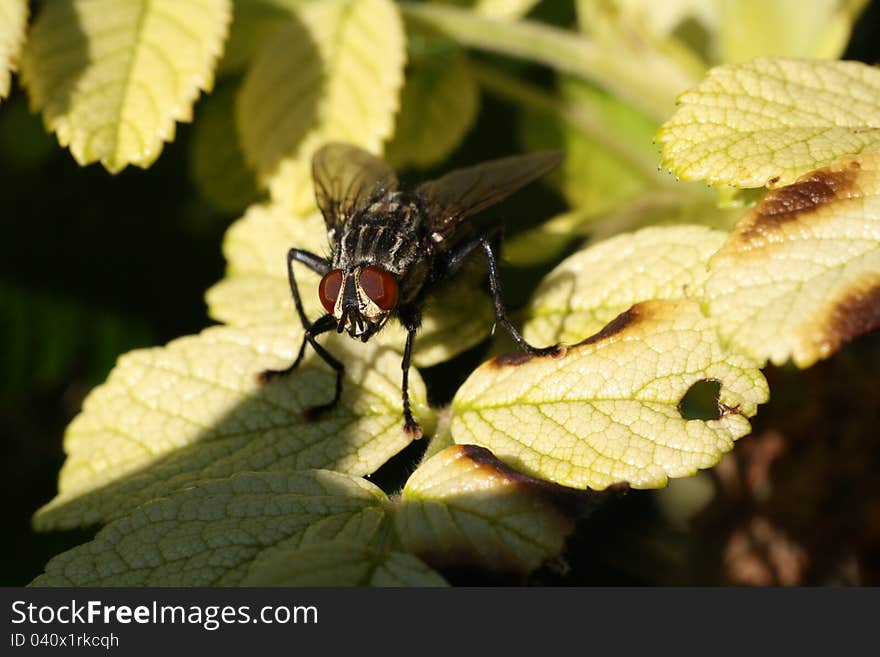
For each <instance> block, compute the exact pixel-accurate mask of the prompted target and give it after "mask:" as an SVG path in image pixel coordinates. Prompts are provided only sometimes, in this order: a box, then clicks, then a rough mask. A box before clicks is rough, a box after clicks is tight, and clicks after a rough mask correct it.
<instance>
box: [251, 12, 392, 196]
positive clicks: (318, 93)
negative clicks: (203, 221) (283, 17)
mask: <svg viewBox="0 0 880 657" xmlns="http://www.w3.org/2000/svg"><path fill="white" fill-rule="evenodd" d="M405 57H406V52H405V47H404V34H403V27H402V25H401V20H400V16H399V14H398V9H397V7H396V5H395V4H394V3H393V2H391V0H332V1H324V2H309V3H303V4H302V5H301V6H298V7H297V8H296V10H295V15H294V16H293V17H292V18H291V20H290V21H289V22H288V23H287V24H286V25H285V27H283V28H282V29H280V30H278V31H277V32H276V33H275V34H274V35H273V37H272V38H271V40H270V41H269V43H267V44H266V46H265V47H264V48H263V49H262V50H261V51H260V53H259V55H258V56H257V57H256V59H255V60H254V62H253V63H252V65H251V67H250V69H249V71H248V74H247V76H246V78H245V81H244V84H243V86H242V89H241V93H240V96H239V101H238V115H237V120H238V127H239V133H240V134H241V136H242V145H243V147H244V152H245V156H246V157H247V159H248V161H249V162H250V164H251V165H252V166H253V167H254V168H255V169H256V171H257V173H258V176H259V179H260V180H261V182H262V183H263V184H265V185H267V186H268V187H269V189H270V191H271V194H272V197H273V198H274V199H276V200H279V201H281V202H282V203H283V204H284V205H285V206H286V207H287V208H289V209H291V210H294V211H300V212H301V211H305V210H307V209H309V208H312V207H314V195H313V192H312V180H311V157H312V154H313V153H314V152H315V150H316V149H317V148H318V147H320V146H321V145H322V144H323V143H325V142H328V141H344V142H349V143H352V144H355V145H358V146H362V147H363V148H365V149H367V150H370V151H373V152H378V151H379V150H380V149H381V146H382V142H383V141H385V140H386V139H387V138H388V137H389V136H390V135H391V131H392V129H393V127H394V113H395V111H396V110H397V107H398V94H399V91H400V87H401V85H402V83H403V67H404V61H405Z"/></svg>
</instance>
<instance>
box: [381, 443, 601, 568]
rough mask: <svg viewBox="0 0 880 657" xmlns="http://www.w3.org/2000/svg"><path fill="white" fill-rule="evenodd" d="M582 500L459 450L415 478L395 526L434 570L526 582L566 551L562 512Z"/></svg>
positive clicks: (569, 521)
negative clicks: (517, 577)
mask: <svg viewBox="0 0 880 657" xmlns="http://www.w3.org/2000/svg"><path fill="white" fill-rule="evenodd" d="M578 494H579V495H581V496H583V493H582V492H581V491H571V490H566V489H564V488H562V487H560V486H557V485H556V484H551V483H548V482H546V481H541V480H539V479H534V478H532V477H529V476H526V475H524V474H522V473H519V472H516V471H515V470H513V469H511V468H509V467H508V466H506V465H504V463H502V462H501V461H499V460H498V459H496V458H495V457H494V456H493V455H492V453H491V452H489V451H488V450H486V449H483V448H482V447H477V446H475V445H454V446H452V447H448V448H446V449H444V450H443V451H441V452H439V453H438V454H436V455H435V456H433V457H432V458H430V459H428V460H427V461H425V462H424V463H422V465H420V466H419V468H418V469H417V470H416V471H415V472H414V473H413V474H412V476H411V477H410V478H409V480H408V481H407V483H406V486H405V487H404V489H403V493H402V495H401V498H400V500H399V502H398V506H397V508H396V509H395V514H394V522H395V527H396V529H397V535H398V538H399V540H400V542H401V544H402V545H403V546H404V547H405V548H406V549H407V550H408V551H410V552H413V553H415V554H417V555H419V556H420V557H422V558H423V559H424V560H425V561H427V562H428V563H430V564H432V565H435V566H476V567H479V568H483V569H487V570H492V571H496V572H505V573H519V574H527V573H529V572H531V571H532V570H534V569H535V568H537V567H538V566H540V565H541V564H542V563H543V562H544V561H546V560H547V559H549V558H551V557H554V556H557V555H558V554H560V553H561V552H562V550H563V549H564V548H565V539H566V538H567V537H568V535H569V534H570V533H571V532H572V530H573V529H574V518H573V517H572V515H571V514H570V513H567V512H566V511H565V510H564V509H565V505H566V504H567V503H568V504H571V505H574V506H577V505H576V503H575V499H574V497H575V496H576V495H578ZM584 502H586V500H584Z"/></svg>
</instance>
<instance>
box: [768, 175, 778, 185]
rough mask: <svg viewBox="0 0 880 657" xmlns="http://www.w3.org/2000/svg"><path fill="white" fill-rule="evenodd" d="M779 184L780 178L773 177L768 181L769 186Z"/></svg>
mask: <svg viewBox="0 0 880 657" xmlns="http://www.w3.org/2000/svg"><path fill="white" fill-rule="evenodd" d="M778 182H779V176H773V177H772V178H771V179H770V180H768V181H767V184H768V185H775V184H776V183H778Z"/></svg>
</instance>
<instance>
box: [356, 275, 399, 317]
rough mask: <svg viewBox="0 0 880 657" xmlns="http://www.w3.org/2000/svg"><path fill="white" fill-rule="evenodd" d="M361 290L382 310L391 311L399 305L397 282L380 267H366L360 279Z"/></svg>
mask: <svg viewBox="0 0 880 657" xmlns="http://www.w3.org/2000/svg"><path fill="white" fill-rule="evenodd" d="M359 280H360V284H361V289H362V290H363V291H364V294H366V295H367V296H368V297H370V299H371V300H372V302H373V303H375V304H376V305H377V306H379V307H380V308H381V309H382V310H391V309H392V308H394V306H395V304H396V303H397V281H396V280H394V276H392V275H391V274H389V273H388V272H387V271H385V270H384V269H381V268H380V267H364V268H363V270H362V271H361V277H360V279H359Z"/></svg>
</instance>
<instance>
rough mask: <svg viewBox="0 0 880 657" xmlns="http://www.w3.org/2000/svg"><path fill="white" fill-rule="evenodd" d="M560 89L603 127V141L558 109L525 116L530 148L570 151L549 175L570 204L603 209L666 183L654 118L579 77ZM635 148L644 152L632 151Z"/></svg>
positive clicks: (574, 107) (568, 102)
mask: <svg viewBox="0 0 880 657" xmlns="http://www.w3.org/2000/svg"><path fill="white" fill-rule="evenodd" d="M560 94H561V96H562V99H561V103H562V104H563V106H564V107H565V108H568V109H569V111H570V112H573V113H578V114H583V115H586V116H587V117H589V121H590V122H591V125H592V126H595V127H596V129H598V130H600V131H601V133H602V138H601V140H597V139H596V138H594V137H592V136H591V135H590V133H589V132H587V131H585V130H583V129H581V126H579V125H577V124H573V123H572V122H569V121H565V120H563V121H559V120H557V117H556V116H554V115H553V113H549V114H548V113H547V112H544V111H541V110H540V108H536V109H535V110H533V111H531V112H528V113H526V114H525V115H524V117H523V118H524V120H523V122H522V133H523V140H524V142H525V144H526V145H527V146H528V148H529V150H538V149H543V148H561V149H563V150H564V151H565V160H564V161H563V162H562V165H561V166H560V167H559V169H558V170H556V171H554V172H553V173H551V174H550V175H549V176H548V177H547V180H548V181H549V182H552V183H555V184H556V185H557V186H558V188H559V189H560V191H562V192H563V194H565V197H566V199H567V200H568V202H569V204H570V205H572V206H574V207H578V208H589V209H590V210H592V212H593V213H594V214H598V213H600V212H602V210H604V209H607V208H608V207H609V206H610V205H612V204H613V203H615V202H621V201H622V200H624V199H627V198H629V197H632V196H633V195H635V194H636V193H637V192H639V191H640V190H642V189H644V188H645V187H646V186H651V185H655V184H657V183H658V182H663V181H661V180H660V178H659V175H658V174H657V172H656V167H657V153H656V148H655V146H654V145H653V144H652V143H651V139H652V137H653V134H654V132H655V131H656V130H657V124H656V123H655V122H654V121H652V120H650V119H648V118H647V117H645V116H644V115H643V114H641V113H640V112H638V111H636V110H635V109H633V108H632V107H631V106H628V105H626V104H625V103H623V102H621V101H620V100H619V99H617V98H615V97H613V96H611V95H609V94H607V93H605V92H603V91H601V90H600V89H597V88H595V87H592V86H590V85H588V84H586V83H584V82H582V81H579V80H577V79H563V80H562V82H561V83H560ZM548 109H549V108H548ZM613 146H618V148H614V147H613ZM635 153H638V154H639V155H638V156H632V155H630V154H635ZM622 154H626V157H624V156H622ZM647 162H650V163H651V164H650V166H648V165H647V164H646V163H647ZM636 163H637V164H636ZM634 164H636V165H635V166H634ZM646 169H647V170H648V171H649V172H650V173H649V174H648V175H645V171H646Z"/></svg>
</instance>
